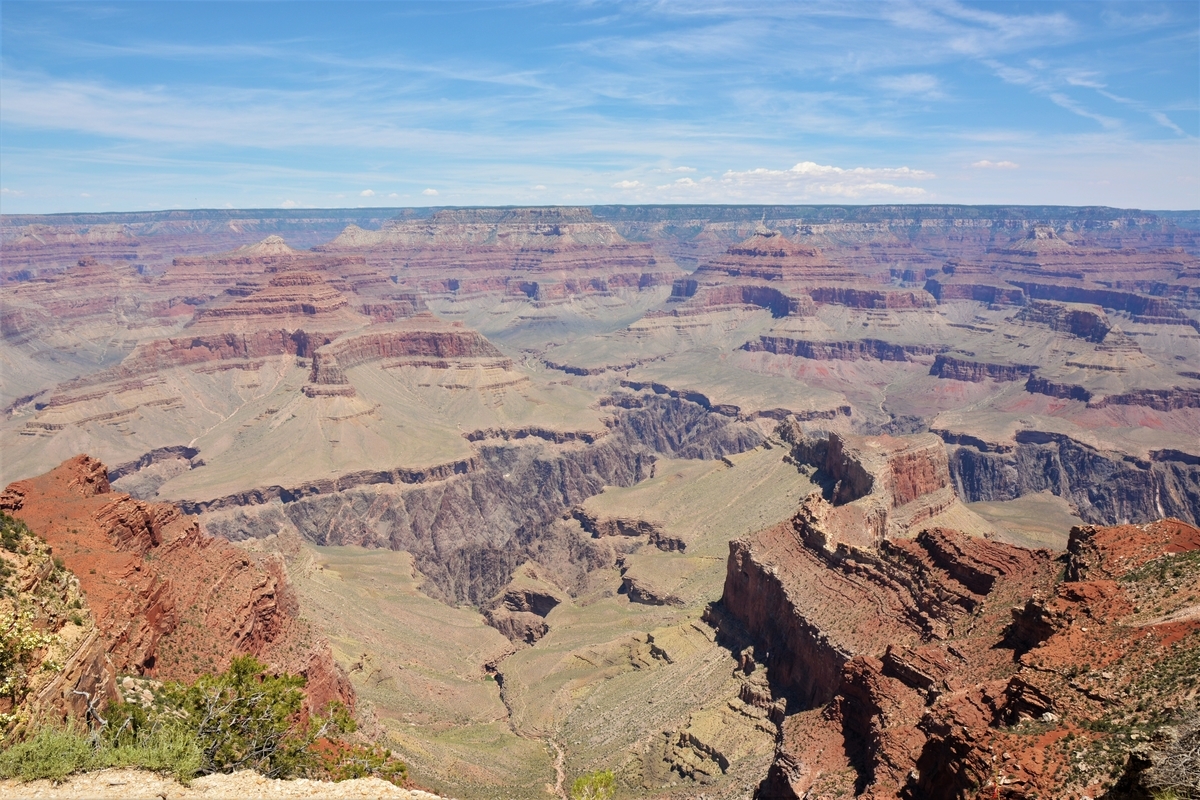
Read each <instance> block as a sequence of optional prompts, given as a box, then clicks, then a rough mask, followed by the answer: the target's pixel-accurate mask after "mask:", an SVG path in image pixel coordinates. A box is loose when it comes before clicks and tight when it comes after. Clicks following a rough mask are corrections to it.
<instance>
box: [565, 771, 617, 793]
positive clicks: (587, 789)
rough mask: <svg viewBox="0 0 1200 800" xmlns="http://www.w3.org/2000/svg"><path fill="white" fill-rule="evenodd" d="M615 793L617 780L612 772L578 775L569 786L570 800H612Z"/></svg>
mask: <svg viewBox="0 0 1200 800" xmlns="http://www.w3.org/2000/svg"><path fill="white" fill-rule="evenodd" d="M616 793H617V779H616V776H614V775H613V773H612V770H607V769H606V770H601V771H599V772H592V773H590V774H588V775H580V776H579V777H578V778H576V779H575V782H574V783H572V784H571V800H612V798H613V797H614V796H615V795H616Z"/></svg>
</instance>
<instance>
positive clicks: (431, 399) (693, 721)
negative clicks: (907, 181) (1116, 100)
mask: <svg viewBox="0 0 1200 800" xmlns="http://www.w3.org/2000/svg"><path fill="white" fill-rule="evenodd" d="M0 247H2V248H3V254H4V267H3V270H2V271H0V280H2V281H3V286H4V291H3V297H2V300H0V322H2V325H0V342H2V344H0V370H2V371H3V376H4V380H3V382H2V386H0V394H2V395H3V396H2V397H0V400H2V401H3V405H4V406H5V417H4V419H3V421H0V452H2V453H3V456H2V458H0V484H5V485H8V487H9V488H8V489H7V490H6V491H5V493H4V495H3V499H0V506H2V507H3V508H4V509H5V510H6V511H7V512H8V513H10V514H12V515H13V516H14V517H16V518H18V519H22V520H24V522H25V523H26V524H28V526H29V527H30V529H32V530H33V531H34V532H35V533H36V534H38V535H39V536H40V537H42V539H43V540H44V542H45V543H46V545H47V546H48V547H50V548H51V549H52V550H53V553H54V554H55V555H57V556H59V557H61V559H62V560H63V562H64V564H65V568H66V569H68V570H69V571H70V573H72V574H73V575H75V576H76V578H77V584H78V585H77V588H76V589H71V590H69V591H71V592H75V594H70V598H69V600H66V601H64V602H73V601H74V599H75V598H76V597H78V598H79V599H81V602H82V601H86V608H87V609H88V614H89V615H90V616H88V617H87V619H88V620H89V622H88V625H86V626H83V627H82V628H81V632H82V631H85V630H86V631H87V636H91V637H92V640H91V644H88V645H87V646H86V647H84V646H82V645H81V649H80V650H79V655H78V657H76V658H75V660H74V661H72V662H71V663H72V664H76V663H77V664H88V665H91V666H88V667H87V668H86V669H84V668H82V667H81V668H79V669H75V668H74V667H73V668H72V669H70V670H66V671H64V672H63V673H62V675H63V676H64V677H63V679H62V681H60V683H62V686H59V687H58V688H56V689H53V690H52V691H51V692H50V693H51V694H54V693H55V692H57V694H56V695H55V696H56V697H59V698H60V700H57V701H55V702H57V703H58V705H57V706H55V705H54V704H53V703H49V701H47V703H49V704H48V705H47V706H46V707H47V708H51V707H53V708H54V709H55V711H54V713H60V714H61V713H74V714H76V715H78V714H81V713H84V712H86V708H79V707H78V701H77V700H70V698H71V697H78V696H77V695H70V692H69V691H68V690H67V689H66V688H65V687H66V685H67V683H69V682H70V681H76V684H77V685H79V686H83V685H84V683H78V681H79V680H83V679H82V677H81V676H82V675H83V673H84V672H86V673H87V674H88V675H90V676H92V677H90V678H88V679H87V680H86V681H85V683H86V685H87V686H88V687H90V688H88V689H87V691H88V692H89V693H92V694H95V692H97V691H98V692H100V693H101V694H102V695H103V696H105V697H114V696H116V695H115V692H117V689H116V687H117V686H118V685H120V679H121V678H122V677H123V676H129V675H134V676H154V677H158V678H188V677H194V676H195V675H196V674H199V673H200V672H202V671H205V670H211V669H220V668H221V666H222V664H224V663H226V662H227V660H228V657H229V655H230V654H234V653H240V652H246V653H254V654H256V655H258V656H260V657H261V658H263V659H264V660H267V661H270V662H271V663H273V664H275V665H276V666H277V667H278V668H281V669H282V668H286V669H288V670H291V671H297V672H303V673H304V674H306V675H308V676H309V680H310V685H311V687H312V692H313V697H314V699H315V700H320V701H322V702H323V701H324V700H328V699H341V700H343V701H344V702H347V703H351V704H354V705H355V707H356V708H357V713H358V715H359V717H360V719H361V720H362V724H363V726H364V728H365V729H367V730H369V731H372V732H373V735H376V736H378V737H379V738H380V739H381V740H384V741H386V742H387V744H388V746H389V747H391V748H392V749H394V750H395V751H396V752H397V753H398V754H400V755H401V757H402V758H404V759H405V760H406V761H407V762H408V763H409V765H410V767H411V770H412V774H413V776H414V779H415V780H417V781H418V783H419V784H420V785H422V786H425V787H428V788H430V789H432V790H434V791H437V792H439V793H441V794H446V795H452V796H455V797H460V798H471V797H495V796H511V797H531V798H532V797H542V796H546V793H547V789H546V786H547V784H549V786H550V787H551V788H553V787H554V785H555V783H556V771H561V772H560V773H559V774H565V775H566V776H568V777H569V776H573V775H579V774H584V773H586V772H589V771H593V770H597V769H612V770H614V772H615V774H616V775H617V778H618V781H619V785H620V787H621V792H622V794H621V796H630V797H635V796H636V797H641V796H645V797H696V796H699V795H704V796H705V797H708V798H733V797H746V796H751V795H753V796H758V797H764V798H769V797H837V796H846V797H854V796H863V797H872V798H891V797H946V798H952V797H953V798H958V797H962V798H967V797H975V796H978V793H979V792H983V791H986V792H994V794H986V795H985V796H997V797H1011V798H1018V797H1021V798H1024V797H1030V798H1032V797H1034V796H1041V797H1045V796H1067V795H1068V794H1070V793H1072V792H1073V793H1075V794H1077V795H1082V794H1087V795H1088V796H1092V797H1095V796H1101V795H1103V793H1104V792H1109V794H1108V795H1105V796H1109V797H1112V798H1117V797H1123V796H1131V797H1132V796H1137V795H1136V793H1134V794H1127V795H1121V794H1119V792H1120V791H1126V792H1134V789H1135V788H1136V786H1143V787H1152V786H1153V785H1154V784H1153V780H1155V778H1154V775H1155V772H1154V770H1155V768H1156V767H1155V766H1154V765H1155V764H1157V763H1159V762H1158V761H1156V760H1155V759H1161V757H1162V753H1161V751H1162V749H1163V747H1164V746H1165V745H1162V737H1159V738H1158V739H1153V738H1152V735H1154V732H1155V731H1157V730H1159V729H1160V728H1161V729H1166V728H1170V727H1171V726H1176V727H1178V726H1180V725H1185V724H1186V722H1187V719H1189V717H1188V715H1189V714H1190V713H1192V712H1194V710H1195V708H1196V690H1197V687H1195V686H1194V685H1193V683H1189V682H1188V679H1187V675H1188V672H1187V669H1186V668H1185V667H1186V665H1189V664H1193V663H1194V659H1195V657H1196V653H1197V652H1198V649H1197V648H1198V647H1200V642H1198V640H1197V636H1198V635H1200V616H1197V614H1196V613H1195V596H1196V593H1197V592H1198V591H1200V586H1197V584H1196V581H1197V580H1198V579H1200V577H1198V576H1200V573H1198V572H1197V571H1196V561H1195V558H1194V553H1195V551H1197V550H1198V549H1200V532H1198V531H1197V530H1196V527H1195V526H1196V525H1198V524H1200V437H1198V436H1197V433H1196V432H1197V431H1200V218H1198V217H1197V215H1196V214H1194V213H1191V212H1188V213H1184V212H1173V213H1158V212H1154V213H1151V212H1144V211H1137V210H1121V209H1107V208H1073V207H1052V206H1048V207H988V208H975V207H961V206H874V207H836V206H807V207H805V206H767V207H763V206H755V207H737V206H730V207H722V206H695V207H692V206H644V207H634V206H629V207H625V206H596V207H578V208H574V207H549V208H503V209H488V208H445V209H393V210H381V209H359V210H328V211H316V210H304V211H300V210H287V211H278V212H276V211H270V212H267V211H263V212H256V211H228V212H225V211H199V212H186V211H179V212H155V213H145V214H121V215H56V216H52V217H49V216H48V217H27V216H22V217H17V216H4V217H2V218H0ZM81 454H84V455H81ZM39 563H40V562H39ZM1160 568H1161V570H1160ZM31 569H32V568H31ZM89 570H95V571H94V572H91V571H89ZM1160 571H1161V574H1162V575H1164V576H1165V577H1163V579H1162V580H1159V579H1158V576H1159V574H1160ZM217 574H221V575H224V576H226V577H224V578H222V579H221V580H220V581H216V582H214V580H213V576H214V575H217ZM56 585H57V584H56ZM65 585H66V584H64V586H65ZM72 585H74V584H72ZM30 591H32V589H30ZM56 591H57V590H56ZM63 591H68V590H67V589H63ZM64 597H67V595H64ZM63 619H64V617H63V615H62V614H59V617H56V618H55V620H54V621H53V623H52V624H53V625H57V626H59V628H60V629H61V628H62V626H63V625H66V627H67V628H70V627H71V624H68V623H64V622H63ZM48 624H50V623H48ZM89 626H90V627H89ZM72 630H73V629H72ZM192 630H203V631H204V635H203V636H196V635H194V634H191V633H187V632H188V631H192ZM81 635H83V634H82V633H81ZM84 638H86V636H85V637H84ZM81 641H82V640H81ZM326 643H327V644H326ZM102 645H103V646H102ZM1189 659H1191V660H1189ZM1164 665H1165V666H1164ZM1173 665H1174V666H1173ZM1180 665H1183V666H1180ZM1160 667H1161V669H1159V668H1160ZM1155 670H1159V672H1163V670H1165V672H1163V674H1166V675H1167V676H1168V677H1167V678H1164V679H1163V680H1162V681H1159V682H1158V683H1154V685H1153V686H1151V685H1150V683H1148V681H1150V677H1149V676H1150V675H1152V674H1159V672H1155ZM1192 674H1194V672H1193V673H1192ZM1106 676H1107V677H1106ZM1172 676H1174V677H1172ZM1181 676H1182V677H1181ZM87 681H91V682H90V683H87ZM56 685H57V684H56ZM73 685H75V684H73ZM1151 691H1153V692H1154V693H1155V694H1154V697H1155V698H1157V699H1156V701H1155V702H1154V703H1153V704H1150V705H1151V707H1145V706H1146V704H1145V703H1139V699H1140V698H1144V697H1147V696H1149V695H1147V692H1151ZM64 692H66V694H64ZM47 697H49V694H47ZM64 703H65V704H66V705H64ZM70 703H74V704H75V705H74V706H71V707H70V708H69V709H68V708H67V706H68V705H70ZM1132 737H1137V738H1132ZM1138 743H1142V744H1138ZM1139 748H1140V749H1139ZM1080 753H1082V755H1080ZM1120 787H1125V788H1124V789H1122V788H1120ZM1130 787H1134V788H1130ZM1060 789H1061V791H1060ZM1147 791H1148V790H1147ZM1056 792H1059V793H1058V794H1056ZM1064 792H1065V794H1064ZM551 793H553V792H551Z"/></svg>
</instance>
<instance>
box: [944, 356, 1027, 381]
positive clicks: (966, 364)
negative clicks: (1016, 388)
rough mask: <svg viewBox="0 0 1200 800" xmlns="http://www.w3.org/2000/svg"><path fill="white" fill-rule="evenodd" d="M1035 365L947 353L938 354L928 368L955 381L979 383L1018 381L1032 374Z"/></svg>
mask: <svg viewBox="0 0 1200 800" xmlns="http://www.w3.org/2000/svg"><path fill="white" fill-rule="evenodd" d="M1036 369H1037V367H1036V366H1035V365H1033V364H994V363H990V362H987V361H971V360H969V359H965V358H956V357H954V356H949V355H945V354H943V355H939V356H938V357H937V358H935V359H934V361H933V366H932V367H930V368H929V374H930V375H936V376H937V377H939V378H950V379H952V380H956V381H970V382H971V383H981V382H983V381H985V380H988V379H991V380H994V381H1019V380H1021V379H1022V378H1027V377H1028V376H1030V375H1032V374H1033V372H1034V370H1036Z"/></svg>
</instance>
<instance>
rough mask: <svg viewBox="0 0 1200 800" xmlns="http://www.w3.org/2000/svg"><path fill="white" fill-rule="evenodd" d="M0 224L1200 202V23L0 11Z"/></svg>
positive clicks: (436, 6)
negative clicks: (446, 211) (13, 219)
mask: <svg viewBox="0 0 1200 800" xmlns="http://www.w3.org/2000/svg"><path fill="white" fill-rule="evenodd" d="M0 26H2V27H0V212H3V213H8V214H12V213H53V212H86V211H133V210H157V209H170V208H281V207H282V208H304V207H319V208H331V207H357V206H447V205H550V204H587V205H592V204H602V203H629V204H637V203H819V204H827V203H834V204H868V203H889V204H891V203H971V204H998V203H1017V204H1069V205H1109V206H1117V207H1125V208H1148V209H1197V208H1200V48H1198V44H1200V3H1197V2H1195V0H1187V1H1186V2H1153V1H1152V0H1138V1H1137V2H1129V3H1126V2H1102V1H1101V0H1088V1H1087V2H1049V1H1048V0H1047V1H1043V2H1030V3H1024V2H1003V3H999V2H986V3H983V2H958V1H956V0H919V1H917V2H905V1H904V0H894V2H865V1H864V2H853V1H850V2H848V1H847V0H829V1H826V0H813V2H792V1H790V0H779V1H778V2H774V3H766V4H755V3H753V2H736V3H725V2H704V1H703V0H679V2H626V3H610V2H599V1H597V2H578V3H572V2H488V3H478V2H453V1H452V0H441V1H440V2H432V3H424V2H409V3H392V2H367V3H350V2H339V3H320V2H300V3H294V2H268V3H249V2H238V3H232V2H230V3H223V2H205V3H187V2H150V3H128V2H85V3H52V2H17V1H14V0H4V2H3V3H2V4H0Z"/></svg>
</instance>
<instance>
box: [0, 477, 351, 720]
mask: <svg viewBox="0 0 1200 800" xmlns="http://www.w3.org/2000/svg"><path fill="white" fill-rule="evenodd" d="M0 507H2V508H3V509H5V510H7V511H9V513H11V514H13V515H14V516H16V517H18V518H19V519H21V520H23V521H24V522H25V523H26V524H28V525H29V527H30V528H31V529H33V530H35V531H37V532H38V534H39V535H41V536H42V537H44V538H45V540H46V541H47V542H48V543H49V544H50V545H51V547H53V548H54V550H55V552H57V553H60V554H61V558H62V560H63V562H64V563H65V565H66V567H67V568H68V569H70V570H71V571H72V572H74V573H75V575H76V576H78V579H79V585H80V588H81V590H82V593H83V595H84V596H85V597H86V598H87V602H88V604H89V606H90V608H91V610H92V612H93V613H94V614H95V618H96V625H97V628H98V631H99V637H100V639H101V640H102V641H103V642H104V653H105V657H106V658H107V659H108V661H109V663H111V664H112V667H113V669H114V670H115V671H116V673H117V674H133V675H147V676H153V677H155V678H157V679H160V680H184V681H190V680H193V679H194V678H196V677H197V676H198V675H200V674H201V673H204V672H216V671H220V670H223V669H225V668H226V667H227V666H228V664H229V659H230V658H231V657H232V656H235V655H238V654H243V653H246V654H252V655H255V656H257V657H259V658H261V659H263V660H264V661H266V662H268V663H270V664H272V665H273V666H274V667H275V668H276V669H281V670H287V671H289V672H293V673H298V674H301V675H304V676H305V677H306V678H307V681H308V683H307V687H306V691H307V693H308V698H309V705H310V707H311V708H313V709H318V708H322V707H323V706H324V705H325V704H326V703H328V702H329V701H332V700H338V701H341V702H344V703H347V704H348V705H351V706H352V705H353V702H354V695H353V691H352V689H351V688H350V684H349V682H348V681H347V680H346V678H345V676H344V675H343V674H342V673H341V672H340V670H339V669H338V668H337V667H336V666H335V665H334V663H333V659H332V656H331V653H330V651H329V648H328V645H327V644H326V643H325V642H323V641H321V640H319V639H318V638H317V637H316V636H315V635H314V634H313V633H312V632H311V631H310V630H309V628H308V625H307V623H305V622H303V621H302V620H301V619H300V618H299V608H298V606H297V603H296V599H295V598H294V597H293V595H292V592H291V589H290V587H289V585H288V582H287V578H286V576H285V575H284V572H283V567H282V564H281V563H280V562H279V561H278V560H276V559H265V560H261V561H260V560H258V559H256V558H255V557H254V556H252V555H250V554H249V553H247V552H244V551H242V550H239V549H238V548H236V547H234V546H233V545H231V544H229V543H228V542H226V541H225V540H223V539H219V538H214V537H212V536H208V535H206V534H204V533H202V532H201V531H200V526H199V524H198V523H197V522H196V521H195V520H189V519H188V518H187V517H185V516H184V515H183V514H181V513H180V511H179V510H178V509H177V508H176V507H174V506H170V505H167V504H164V503H155V504H151V503H144V502H141V501H138V500H134V499H132V498H130V497H129V496H128V495H123V494H117V493H114V492H112V491H111V490H110V488H109V482H108V476H107V469H106V468H105V467H104V465H103V464H101V463H100V462H98V461H95V460H94V459H91V458H88V457H87V456H78V457H76V458H73V459H70V460H68V461H66V462H64V463H63V464H62V465H60V466H59V467H58V468H57V469H55V470H53V471H51V472H49V473H47V474H46V475H43V476H40V477H38V478H32V479H29V480H23V481H17V482H15V483H12V484H10V485H9V486H8V487H7V488H6V489H5V490H4V493H3V495H2V496H0Z"/></svg>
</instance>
